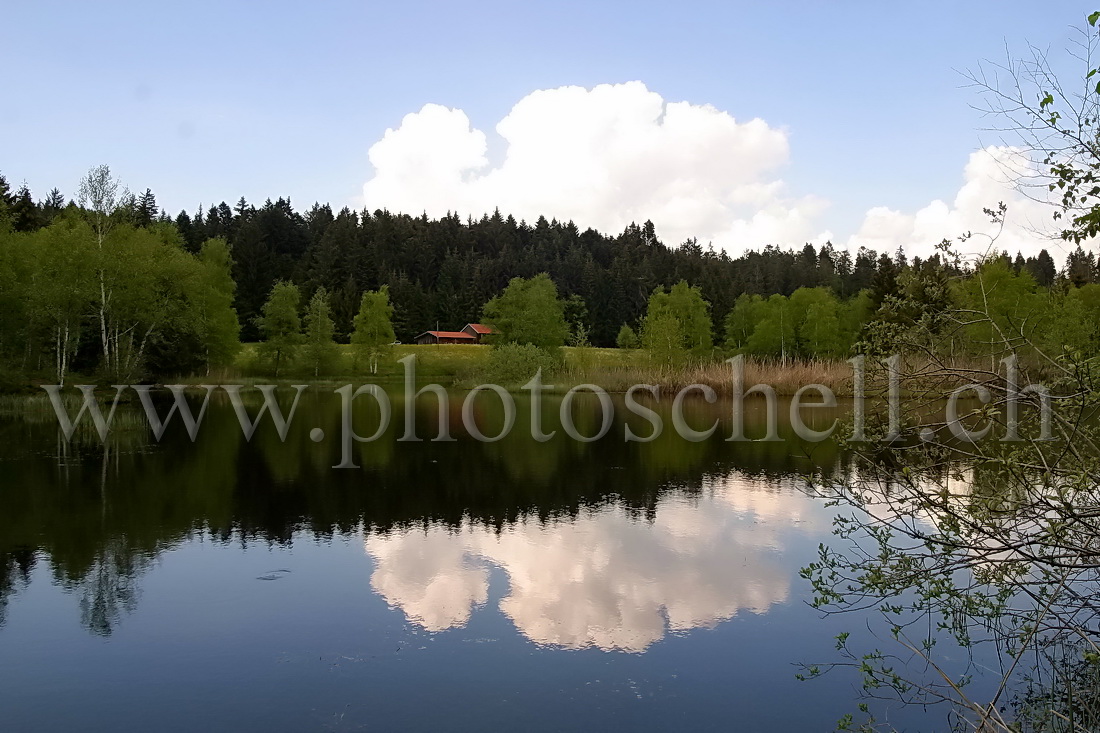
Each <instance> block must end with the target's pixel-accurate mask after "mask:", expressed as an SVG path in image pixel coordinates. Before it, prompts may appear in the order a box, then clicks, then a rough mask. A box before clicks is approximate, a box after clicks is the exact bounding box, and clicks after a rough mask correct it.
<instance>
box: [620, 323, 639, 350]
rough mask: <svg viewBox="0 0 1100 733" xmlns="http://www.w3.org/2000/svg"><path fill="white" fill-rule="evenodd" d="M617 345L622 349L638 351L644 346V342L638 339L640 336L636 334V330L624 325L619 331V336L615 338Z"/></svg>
mask: <svg viewBox="0 0 1100 733" xmlns="http://www.w3.org/2000/svg"><path fill="white" fill-rule="evenodd" d="M615 345H616V346H618V347H619V348H620V349H637V348H639V347H640V346H641V345H642V342H641V339H639V338H638V334H636V333H634V329H633V328H631V327H630V326H629V324H626V323H624V324H623V327H622V328H620V329H619V335H618V336H617V337H615Z"/></svg>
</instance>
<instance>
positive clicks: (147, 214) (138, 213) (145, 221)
mask: <svg viewBox="0 0 1100 733" xmlns="http://www.w3.org/2000/svg"><path fill="white" fill-rule="evenodd" d="M159 211H160V209H158V208H157V199H156V196H154V195H153V192H152V191H151V190H150V189H148V188H147V189H145V193H143V194H141V196H139V197H138V198H137V199H136V200H135V203H134V225H135V226H139V227H148V226H150V225H152V223H153V222H154V221H156V219H157V213H158V212H159Z"/></svg>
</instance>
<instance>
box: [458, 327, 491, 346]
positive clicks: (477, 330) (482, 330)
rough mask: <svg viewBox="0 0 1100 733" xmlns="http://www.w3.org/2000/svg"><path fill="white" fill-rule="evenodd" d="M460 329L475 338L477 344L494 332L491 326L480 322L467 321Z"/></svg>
mask: <svg viewBox="0 0 1100 733" xmlns="http://www.w3.org/2000/svg"><path fill="white" fill-rule="evenodd" d="M462 331H463V333H468V334H470V335H471V336H473V337H474V338H475V339H477V343H479V344H480V343H481V342H482V340H483V339H484V338H485V337H486V336H488V335H490V334H494V333H496V331H494V330H493V327H492V326H484V325H482V324H480V323H467V324H466V325H465V326H463V327H462Z"/></svg>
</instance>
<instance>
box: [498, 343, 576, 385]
mask: <svg viewBox="0 0 1100 733" xmlns="http://www.w3.org/2000/svg"><path fill="white" fill-rule="evenodd" d="M560 366H561V360H560V359H559V358H557V357H555V355H554V354H553V353H552V352H550V351H548V350H546V349H540V348H538V347H537V346H535V345H533V344H515V343H509V344H501V345H500V346H497V347H495V348H493V350H492V353H490V354H489V361H488V363H487V364H486V365H485V368H484V370H482V371H480V372H479V373H478V376H479V378H480V379H481V380H482V382H483V383H486V384H499V385H501V386H503V387H518V386H522V385H524V384H526V383H527V382H528V381H530V380H531V379H532V378H533V377H534V376H535V374H536V373H537V372H538V370H539V369H541V370H542V373H543V376H547V375H549V374H552V373H553V372H554V371H556V370H557V369H558V368H559V367H560Z"/></svg>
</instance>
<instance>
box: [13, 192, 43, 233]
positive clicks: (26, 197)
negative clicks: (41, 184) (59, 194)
mask: <svg viewBox="0 0 1100 733" xmlns="http://www.w3.org/2000/svg"><path fill="white" fill-rule="evenodd" d="M39 214H40V212H39V211H38V207H37V206H36V205H35V203H34V199H33V198H31V191H30V189H29V188H27V184H25V183H24V184H23V185H22V186H21V187H20V188H19V190H18V191H17V192H16V194H15V198H14V199H13V201H12V205H11V228H12V229H13V230H15V231H17V232H33V231H34V230H36V229H38V228H39V227H40V226H41V219H40V216H39Z"/></svg>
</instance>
